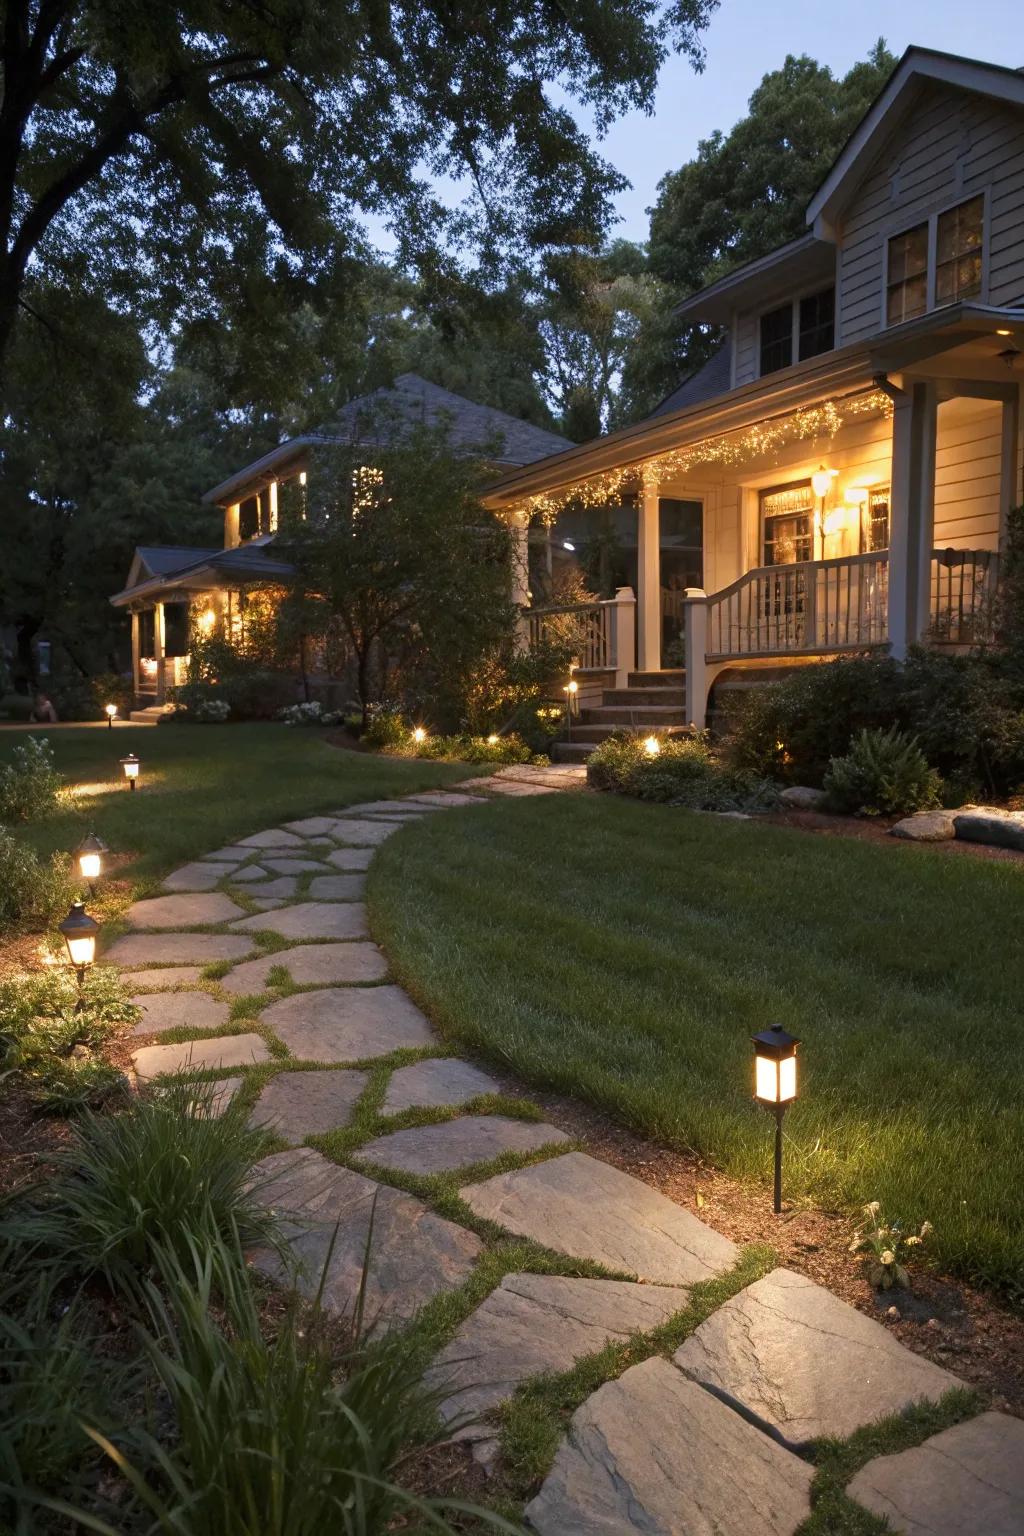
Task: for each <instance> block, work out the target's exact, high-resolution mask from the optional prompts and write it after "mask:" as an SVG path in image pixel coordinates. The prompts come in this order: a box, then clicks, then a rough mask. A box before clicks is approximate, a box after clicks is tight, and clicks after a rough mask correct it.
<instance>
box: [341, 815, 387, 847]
mask: <svg viewBox="0 0 1024 1536" xmlns="http://www.w3.org/2000/svg"><path fill="white" fill-rule="evenodd" d="M397 831H398V826H397V825H396V824H395V823H393V822H389V821H355V820H353V821H336V822H335V823H334V827H333V830H332V832H331V836H332V837H334V838H335V839H336V840H337V841H338V842H339V843H348V844H349V845H350V846H351V847H353V848H376V847H377V845H378V843H383V842H386V841H387V839H388V838H389V837H391V836H392V835H393V834H394V833H395V832H397Z"/></svg>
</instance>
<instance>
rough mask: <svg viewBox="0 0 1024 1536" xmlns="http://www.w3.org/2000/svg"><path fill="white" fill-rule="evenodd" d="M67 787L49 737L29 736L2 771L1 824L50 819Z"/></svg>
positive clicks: (13, 753) (0, 769)
mask: <svg viewBox="0 0 1024 1536" xmlns="http://www.w3.org/2000/svg"><path fill="white" fill-rule="evenodd" d="M63 784H64V780H63V779H62V778H61V776H60V774H59V773H58V772H57V768H56V765H55V763H54V760H53V750H52V748H51V746H50V743H49V742H48V741H47V739H46V737H45V736H27V737H26V738H25V740H24V741H23V742H22V743H21V744H20V745H19V746H17V747H15V748H14V749H13V751H12V752H11V760H10V762H9V763H4V765H3V766H2V767H0V824H2V823H4V822H10V821H38V820H39V819H40V818H41V817H43V816H48V815H49V814H50V813H51V812H52V811H54V810H55V809H56V806H57V797H58V795H59V794H60V791H61V789H62V787H63Z"/></svg>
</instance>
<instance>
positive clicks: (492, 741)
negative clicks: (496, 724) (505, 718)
mask: <svg viewBox="0 0 1024 1536" xmlns="http://www.w3.org/2000/svg"><path fill="white" fill-rule="evenodd" d="M499 739H500V738H499V736H498V733H497V731H492V732H491V734H490V735H489V736H488V738H487V745H488V746H489V747H496V746H497V745H498V741H499Z"/></svg>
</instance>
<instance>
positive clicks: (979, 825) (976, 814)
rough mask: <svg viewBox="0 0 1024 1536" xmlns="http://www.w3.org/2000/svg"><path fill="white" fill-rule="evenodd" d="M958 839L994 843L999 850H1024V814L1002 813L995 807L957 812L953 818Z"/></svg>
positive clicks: (1014, 812)
mask: <svg viewBox="0 0 1024 1536" xmlns="http://www.w3.org/2000/svg"><path fill="white" fill-rule="evenodd" d="M953 826H954V828H955V829H956V835H957V837H962V838H964V839H965V840H966V841H967V842H969V843H993V844H994V845H995V846H996V847H997V848H1016V849H1020V850H1024V812H1021V811H1001V810H998V809H997V808H996V807H995V806H988V805H986V806H981V807H979V809H978V810H976V811H975V810H972V811H957V812H955V813H954V816H953Z"/></svg>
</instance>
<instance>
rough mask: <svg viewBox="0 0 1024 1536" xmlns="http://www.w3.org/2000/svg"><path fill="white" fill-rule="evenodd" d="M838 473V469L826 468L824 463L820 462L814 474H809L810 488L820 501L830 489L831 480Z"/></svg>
mask: <svg viewBox="0 0 1024 1536" xmlns="http://www.w3.org/2000/svg"><path fill="white" fill-rule="evenodd" d="M838 473H839V471H838V469H826V468H825V466H824V464H820V465H819V466H818V468H817V469H816V470H815V471H814V474H813V475H812V476H811V490H812V491H813V492H814V494H815V496H817V497H818V499H819V500H820V501H824V499H825V497H826V496H827V495H828V493H829V491H830V490H831V489H832V481H833V480H834V479H835V478H836V476H837V475H838Z"/></svg>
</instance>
